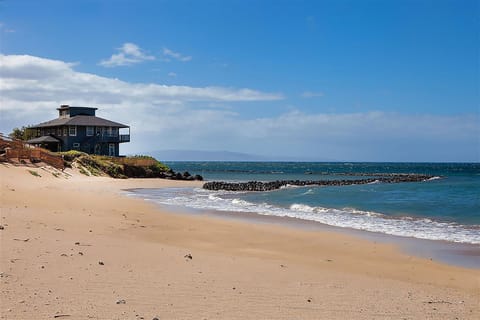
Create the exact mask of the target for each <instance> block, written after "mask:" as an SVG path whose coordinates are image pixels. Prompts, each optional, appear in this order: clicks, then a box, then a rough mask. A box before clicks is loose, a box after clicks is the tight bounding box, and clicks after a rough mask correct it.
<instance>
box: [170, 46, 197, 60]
mask: <svg viewBox="0 0 480 320" xmlns="http://www.w3.org/2000/svg"><path fill="white" fill-rule="evenodd" d="M163 55H164V56H165V57H166V59H167V60H169V58H173V59H175V60H178V61H182V62H186V61H190V60H192V56H184V55H183V54H181V53H178V52H174V51H172V50H170V49H168V48H163Z"/></svg>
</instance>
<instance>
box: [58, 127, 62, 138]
mask: <svg viewBox="0 0 480 320" xmlns="http://www.w3.org/2000/svg"><path fill="white" fill-rule="evenodd" d="M61 135H62V128H60V127H58V128H57V136H61Z"/></svg>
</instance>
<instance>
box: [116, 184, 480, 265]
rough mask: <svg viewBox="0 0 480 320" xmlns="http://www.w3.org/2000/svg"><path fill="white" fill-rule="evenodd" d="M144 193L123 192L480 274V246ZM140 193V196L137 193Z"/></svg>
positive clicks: (177, 209) (169, 207)
mask: <svg viewBox="0 0 480 320" xmlns="http://www.w3.org/2000/svg"><path fill="white" fill-rule="evenodd" d="M142 189H146V190H148V189H149V188H133V189H124V191H125V193H126V194H127V196H132V197H134V198H138V199H142V200H144V201H147V202H149V203H153V204H155V205H156V206H158V208H159V210H160V211H161V210H162V209H163V210H167V211H169V212H171V211H173V212H177V213H179V214H187V215H192V216H196V215H203V216H207V217H213V218H216V219H226V220H232V221H243V222H247V223H260V224H266V225H269V224H273V225H279V226H283V227H287V228H294V229H299V230H310V231H319V232H322V231H330V232H337V233H341V234H346V235H349V236H354V237H359V238H361V239H366V240H369V241H371V242H380V243H385V244H391V245H394V246H397V247H398V249H399V250H400V251H401V252H402V253H404V254H407V255H414V256H416V257H419V258H424V259H429V260H437V261H439V262H441V263H446V264H449V265H452V266H458V267H465V268H470V269H479V270H480V246H479V245H478V244H473V243H463V242H454V241H446V240H432V239H422V238H416V237H409V236H398V235H392V234H388V233H382V232H375V231H369V230H360V229H354V228H350V227H340V226H332V225H328V224H324V223H322V222H319V221H314V220H307V219H302V218H295V217H288V216H275V215H264V214H260V213H253V212H241V211H222V210H215V209H196V208H190V207H184V206H180V205H167V204H161V203H156V202H155V200H148V199H145V198H144V197H142V194H141V190H142ZM166 189H168V188H166ZM137 190H139V191H140V192H136V191H137ZM144 196H145V194H144Z"/></svg>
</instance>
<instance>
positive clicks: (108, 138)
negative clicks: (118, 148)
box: [93, 134, 130, 143]
mask: <svg viewBox="0 0 480 320" xmlns="http://www.w3.org/2000/svg"><path fill="white" fill-rule="evenodd" d="M93 138H94V139H95V141H97V142H106V143H117V142H118V143H122V142H130V135H129V134H111V135H110V134H102V135H97V136H94V137H93Z"/></svg>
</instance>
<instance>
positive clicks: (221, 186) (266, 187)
mask: <svg viewBox="0 0 480 320" xmlns="http://www.w3.org/2000/svg"><path fill="white" fill-rule="evenodd" d="M371 176H372V177H371V178H365V179H346V180H277V181H269V182H262V181H249V182H223V181H210V182H207V183H205V184H204V185H203V188H204V189H207V190H225V191H271V190H277V189H280V188H282V187H286V186H299V187H304V186H350V185H360V184H368V183H402V182H422V181H427V180H429V179H431V178H434V176H431V175H424V174H414V173H409V174H394V173H392V174H381V175H375V174H372V175H371Z"/></svg>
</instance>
